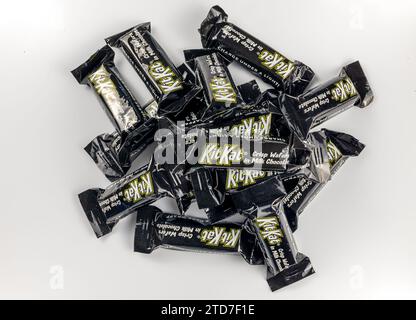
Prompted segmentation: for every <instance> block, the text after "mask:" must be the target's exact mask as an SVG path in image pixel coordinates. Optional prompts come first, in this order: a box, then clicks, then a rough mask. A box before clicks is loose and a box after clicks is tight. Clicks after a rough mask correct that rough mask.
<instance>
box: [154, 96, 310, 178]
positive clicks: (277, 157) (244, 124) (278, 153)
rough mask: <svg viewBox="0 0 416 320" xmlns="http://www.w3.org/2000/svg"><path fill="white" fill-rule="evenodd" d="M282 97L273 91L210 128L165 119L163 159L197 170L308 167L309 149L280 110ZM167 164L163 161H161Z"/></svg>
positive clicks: (162, 124)
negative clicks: (178, 124) (184, 124)
mask: <svg viewBox="0 0 416 320" xmlns="http://www.w3.org/2000/svg"><path fill="white" fill-rule="evenodd" d="M276 103H278V100H277V95H276V94H274V92H273V91H267V92H265V93H264V94H262V95H261V96H260V98H259V99H258V101H257V102H256V104H255V105H252V106H248V107H247V108H241V109H240V110H239V111H238V112H237V113H235V117H233V119H217V120H218V121H214V122H212V123H210V124H208V125H204V126H199V127H198V126H194V127H191V128H187V127H186V126H185V127H183V126H181V127H180V126H177V125H176V124H175V123H173V122H172V121H170V120H169V119H161V120H160V121H159V125H160V128H161V129H164V130H163V131H160V136H159V135H158V137H155V140H156V141H157V142H159V145H158V147H157V149H156V153H158V154H162V153H163V154H171V155H172V154H175V155H179V156H182V159H181V160H178V159H177V158H176V157H173V156H172V157H171V160H173V161H176V162H175V163H181V162H182V163H184V162H187V163H189V165H193V167H194V168H197V167H213V168H222V169H228V168H245V169H250V168H255V169H260V170H278V171H285V170H294V169H296V168H298V167H300V166H304V165H305V164H306V163H307V161H308V159H309V155H310V150H309V148H308V146H307V145H306V144H305V143H304V142H302V141H301V140H300V139H299V138H298V137H297V135H296V134H293V132H292V131H291V130H290V129H289V127H288V124H287V122H286V119H285V117H284V116H283V114H282V113H281V111H280V109H279V108H278V107H277V106H276ZM160 158H163V157H160Z"/></svg>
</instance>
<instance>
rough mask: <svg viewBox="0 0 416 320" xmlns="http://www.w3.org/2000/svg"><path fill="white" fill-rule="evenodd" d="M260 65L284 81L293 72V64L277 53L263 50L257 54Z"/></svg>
mask: <svg viewBox="0 0 416 320" xmlns="http://www.w3.org/2000/svg"><path fill="white" fill-rule="evenodd" d="M259 60H260V61H261V64H262V65H263V66H265V67H266V68H267V69H270V70H273V71H274V72H275V73H276V74H277V75H279V76H280V77H282V78H283V79H286V78H287V77H289V76H290V74H291V73H292V72H293V70H295V64H294V63H293V62H292V61H290V60H288V59H287V58H285V57H284V56H282V55H281V54H279V53H277V52H269V51H267V50H263V51H262V52H260V54H259Z"/></svg>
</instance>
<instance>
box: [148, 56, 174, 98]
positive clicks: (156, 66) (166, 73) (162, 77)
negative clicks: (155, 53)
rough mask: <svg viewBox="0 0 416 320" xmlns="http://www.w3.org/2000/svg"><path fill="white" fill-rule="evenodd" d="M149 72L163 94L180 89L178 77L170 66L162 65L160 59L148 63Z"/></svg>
mask: <svg viewBox="0 0 416 320" xmlns="http://www.w3.org/2000/svg"><path fill="white" fill-rule="evenodd" d="M149 74H150V76H151V77H152V78H153V80H155V81H156V83H157V85H158V86H159V88H160V90H162V92H163V93H165V94H169V93H171V92H175V91H178V90H181V89H182V82H181V80H180V78H179V77H178V76H177V75H176V74H175V73H174V72H173V71H172V69H171V68H170V67H166V66H165V65H163V63H162V62H161V61H155V62H153V63H152V64H151V65H150V67H149Z"/></svg>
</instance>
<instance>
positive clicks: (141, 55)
mask: <svg viewBox="0 0 416 320" xmlns="http://www.w3.org/2000/svg"><path fill="white" fill-rule="evenodd" d="M106 41H107V43H108V44H109V45H111V46H115V47H119V48H121V50H122V51H123V53H124V54H125V56H126V57H127V58H128V60H129V61H130V63H131V65H132V66H133V67H134V69H135V70H136V72H137V74H138V75H139V76H140V78H141V79H142V80H143V81H144V83H145V84H146V86H147V88H148V89H149V91H150V93H151V94H152V95H153V97H154V99H155V100H156V101H157V103H158V114H159V115H161V116H162V115H167V114H172V113H177V112H179V111H180V110H181V109H182V108H184V106H185V105H186V104H187V103H189V101H190V100H192V99H193V98H194V97H195V95H196V94H198V92H199V91H200V88H199V87H196V86H195V85H194V84H193V83H191V82H189V81H186V80H184V79H183V78H182V75H181V73H180V72H179V71H178V69H177V68H176V67H175V65H174V64H173V63H172V61H171V60H170V58H169V57H168V55H167V54H166V52H165V50H163V49H162V47H161V46H160V45H159V44H158V43H157V41H156V40H155V38H154V37H153V36H152V34H151V29H150V22H147V23H143V24H140V25H137V26H135V27H133V28H130V29H128V30H126V31H123V32H121V33H119V34H117V35H114V36H112V37H109V38H107V39H106Z"/></svg>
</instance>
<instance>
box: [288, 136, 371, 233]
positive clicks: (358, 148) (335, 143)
mask: <svg viewBox="0 0 416 320" xmlns="http://www.w3.org/2000/svg"><path fill="white" fill-rule="evenodd" d="M310 140H313V141H314V144H315V145H321V146H323V149H326V153H325V154H326V159H325V165H324V168H322V170H329V179H327V180H326V181H325V182H322V183H319V182H317V181H314V180H312V179H308V178H307V177H304V176H303V177H302V176H300V177H296V176H292V177H286V178H284V179H283V184H284V186H285V188H286V190H287V193H288V194H287V196H286V197H285V198H284V199H283V201H282V203H283V208H284V212H285V215H286V217H287V219H288V221H289V224H290V227H291V229H292V230H293V231H295V230H296V229H297V227H298V217H299V215H300V214H301V213H302V212H303V211H304V209H305V208H306V207H307V205H308V204H309V203H310V202H311V201H312V200H313V199H314V198H315V196H316V195H317V194H318V193H319V192H320V191H321V190H322V188H323V187H324V186H325V185H326V184H327V183H328V182H329V181H330V180H331V179H332V177H333V176H334V175H335V173H336V172H337V171H338V170H339V169H340V168H341V167H342V166H343V164H344V163H345V161H346V160H347V159H348V158H350V157H357V156H359V155H360V154H361V152H362V151H363V150H364V148H365V145H364V144H363V143H361V142H360V141H359V140H357V139H356V138H354V137H353V136H351V135H349V134H346V133H341V132H336V131H331V130H327V129H323V130H321V131H318V132H314V133H311V134H310Z"/></svg>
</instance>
